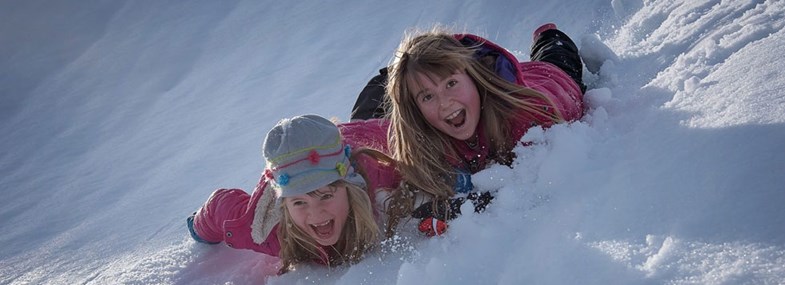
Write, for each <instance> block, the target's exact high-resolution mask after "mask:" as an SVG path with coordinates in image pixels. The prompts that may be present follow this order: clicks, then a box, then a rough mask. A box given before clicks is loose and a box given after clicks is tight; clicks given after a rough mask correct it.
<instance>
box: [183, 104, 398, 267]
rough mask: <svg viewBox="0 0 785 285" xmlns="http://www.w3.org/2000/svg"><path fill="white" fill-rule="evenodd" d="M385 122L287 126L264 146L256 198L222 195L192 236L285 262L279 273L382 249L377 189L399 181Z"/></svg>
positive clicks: (193, 223) (205, 209)
mask: <svg viewBox="0 0 785 285" xmlns="http://www.w3.org/2000/svg"><path fill="white" fill-rule="evenodd" d="M387 127H388V125H387V123H386V121H383V120H368V121H361V122H353V123H347V124H342V125H338V126H336V125H335V124H333V123H332V122H330V121H329V120H327V119H325V118H322V117H319V116H316V115H304V116H297V117H294V118H291V119H284V120H281V121H280V122H279V123H278V124H277V125H276V126H275V127H273V129H272V130H270V132H269V133H268V134H267V136H266V138H265V142H264V146H263V152H264V157H265V159H266V162H267V165H266V168H265V171H264V173H263V174H262V177H261V179H260V181H259V183H258V185H257V186H256V188H255V189H254V192H253V193H252V194H250V195H249V194H248V193H246V192H244V191H242V190H240V189H218V190H216V191H215V192H213V194H212V195H211V196H210V197H209V198H208V200H207V202H205V204H204V205H203V206H202V207H201V208H200V209H199V210H198V211H196V213H194V215H193V216H191V217H189V218H188V228H189V231H190V233H191V235H192V237H193V238H194V239H195V240H197V241H199V242H205V243H220V242H224V243H226V245H227V246H229V247H233V248H240V249H251V250H255V251H258V252H261V253H264V254H268V255H271V256H278V257H280V259H281V262H282V267H281V269H280V273H284V272H287V271H288V270H291V269H292V268H293V266H294V265H296V264H298V263H302V262H316V263H319V264H324V265H327V266H334V265H338V264H341V263H346V262H349V263H351V262H356V261H358V260H359V259H361V258H362V256H363V254H364V253H365V252H366V251H367V250H369V249H370V248H372V247H373V246H374V245H376V244H378V243H379V239H380V230H379V226H378V225H379V224H381V221H382V220H383V219H382V215H381V214H380V211H379V209H377V207H376V206H375V204H376V203H375V198H376V197H375V196H376V192H377V191H386V190H387V189H393V188H395V187H397V186H398V184H399V182H400V177H399V176H398V175H397V172H396V171H395V166H394V164H393V163H392V161H391V160H389V159H385V157H386V156H385V155H383V154H382V153H381V152H379V151H375V150H374V149H379V150H382V151H385V150H386V139H385V138H386V130H387Z"/></svg>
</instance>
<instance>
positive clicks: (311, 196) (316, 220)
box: [284, 185, 349, 246]
mask: <svg viewBox="0 0 785 285" xmlns="http://www.w3.org/2000/svg"><path fill="white" fill-rule="evenodd" d="M284 203H285V204H286V209H287V211H289V215H290V216H291V218H292V220H293V221H294V224H295V225H296V226H297V227H298V228H300V230H301V231H303V232H305V233H306V234H308V235H309V236H311V237H312V238H313V239H314V240H316V242H317V243H319V244H320V245H322V246H331V245H335V244H336V243H337V242H338V239H339V238H340V237H341V232H342V230H343V226H344V224H345V223H346V219H347V218H348V216H349V197H348V194H347V193H346V188H345V187H336V186H332V185H327V186H324V187H322V188H319V189H317V190H314V191H311V192H308V193H307V194H302V195H297V196H293V197H287V198H285V199H284Z"/></svg>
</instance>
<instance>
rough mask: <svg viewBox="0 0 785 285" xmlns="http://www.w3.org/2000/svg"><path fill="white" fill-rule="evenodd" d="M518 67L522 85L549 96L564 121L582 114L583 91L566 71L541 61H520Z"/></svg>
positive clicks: (575, 118) (574, 118)
mask: <svg viewBox="0 0 785 285" xmlns="http://www.w3.org/2000/svg"><path fill="white" fill-rule="evenodd" d="M519 67H520V69H521V76H522V77H523V78H522V81H523V84H524V86H526V87H529V88H532V89H534V90H537V91H539V92H540V93H542V94H544V95H545V96H547V97H548V98H550V99H551V101H553V102H554V104H555V105H556V108H557V109H558V110H559V113H560V114H561V115H562V117H563V118H564V120H565V121H574V120H577V119H580V118H581V116H583V92H581V88H580V87H579V86H578V84H577V83H575V81H574V80H572V78H571V77H570V76H569V75H567V73H565V72H564V71H562V70H561V69H559V68H558V67H556V66H555V65H553V64H550V63H547V62H541V61H534V62H522V63H520V64H519Z"/></svg>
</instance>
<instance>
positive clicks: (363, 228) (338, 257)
mask: <svg viewBox="0 0 785 285" xmlns="http://www.w3.org/2000/svg"><path fill="white" fill-rule="evenodd" d="M366 181H367V180H366ZM329 186H331V187H336V188H337V187H344V188H346V194H347V196H348V199H349V216H348V217H347V219H346V223H345V224H344V226H343V229H341V236H340V238H339V239H338V242H337V243H336V244H335V245H333V246H331V247H329V248H328V250H329V251H330V252H327V251H325V249H324V248H323V247H322V246H320V245H319V244H318V243H317V242H316V241H315V240H314V239H313V238H311V237H310V236H309V235H308V234H307V233H305V232H303V231H302V230H301V229H300V228H299V227H297V226H296V225H295V224H294V221H293V220H292V217H291V215H289V211H288V209H287V208H286V203H281V208H280V210H281V211H282V214H281V223H280V225H279V227H278V242H279V243H280V244H281V251H280V258H281V263H282V267H281V269H280V271H279V273H280V274H283V273H286V272H288V271H289V270H291V269H292V268H294V266H295V265H297V264H298V263H301V262H309V261H315V260H319V261H321V262H323V263H324V264H326V265H327V266H335V265H339V264H343V263H345V262H349V263H354V262H357V261H359V260H360V259H362V257H363V254H364V253H365V252H366V251H367V250H369V249H371V248H373V247H374V246H375V245H376V243H377V241H378V240H379V228H378V226H377V225H376V221H375V220H374V215H373V208H372V206H371V201H370V199H369V198H368V194H367V193H366V192H365V190H364V189H363V188H362V187H360V186H357V185H355V184H352V183H350V182H347V181H345V180H337V181H335V182H333V183H330V184H329ZM313 193H314V192H313V191H312V192H309V193H308V194H309V195H312V194H313ZM314 195H315V194H314Z"/></svg>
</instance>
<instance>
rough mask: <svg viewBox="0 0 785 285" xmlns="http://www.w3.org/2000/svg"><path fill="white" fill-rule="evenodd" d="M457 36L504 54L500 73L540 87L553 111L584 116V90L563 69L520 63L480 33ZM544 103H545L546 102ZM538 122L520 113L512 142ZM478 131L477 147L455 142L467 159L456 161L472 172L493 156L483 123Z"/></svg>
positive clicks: (483, 49)
mask: <svg viewBox="0 0 785 285" xmlns="http://www.w3.org/2000/svg"><path fill="white" fill-rule="evenodd" d="M455 38H456V39H458V40H459V41H461V43H463V44H464V45H467V46H473V45H476V44H479V43H482V45H481V47H480V48H479V51H478V52H479V53H498V54H500V55H501V56H500V57H499V59H497V61H496V73H497V74H498V75H500V76H501V77H503V78H505V79H507V80H509V81H511V82H512V81H514V82H515V83H517V84H518V85H521V86H525V87H528V88H531V89H534V90H537V91H539V92H540V93H542V94H543V95H545V96H546V97H548V98H549V99H550V100H551V101H552V102H554V104H555V106H554V107H555V109H550V110H549V111H550V112H552V113H556V112H557V111H558V113H559V114H561V115H562V117H563V118H564V119H565V120H566V121H573V120H577V119H579V118H580V117H581V116H582V115H583V92H581V88H580V87H579V86H578V84H577V83H575V81H574V80H572V78H571V77H570V76H569V75H567V73H565V72H564V71H563V70H561V69H560V68H558V67H556V66H555V65H553V64H551V63H548V62H542V61H532V62H519V61H518V60H517V59H516V58H515V56H514V55H512V54H511V53H510V52H508V51H507V50H506V49H504V48H502V47H500V46H498V45H496V44H494V43H492V42H491V41H488V40H486V39H483V38H481V37H479V36H475V35H470V34H458V35H455ZM541 103H543V104H545V102H541ZM535 125H537V124H536V123H535V121H534V120H533V118H531V116H528V115H526V114H523V113H521V114H519V116H517V117H516V119H515V120H514V121H513V122H511V126H513V129H512V134H510V136H509V138H510V140H511V141H510V142H509V143H510V144H513V143H517V142H518V141H519V140H520V139H521V137H523V135H524V134H525V133H526V130H528V129H529V128H531V127H532V126H535ZM546 127H547V126H546ZM477 133H478V139H479V145H478V146H476V147H474V148H470V147H469V146H468V145H467V144H466V143H463V142H461V141H455V142H454V143H453V145H454V146H455V147H456V149H457V150H458V153H459V154H460V155H461V156H462V160H463V161H461V162H458V161H455V162H453V164H454V165H455V166H456V167H458V168H461V169H464V170H466V171H469V172H471V173H476V172H477V171H480V170H482V169H485V167H486V166H487V164H488V161H489V159H488V156H489V155H492V154H490V153H489V152H490V148H489V144H488V139H487V138H486V137H485V132H484V131H483V129H482V124H480V127H478V129H477Z"/></svg>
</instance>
